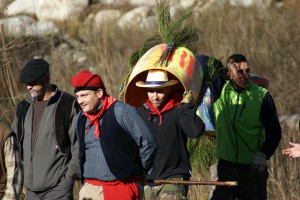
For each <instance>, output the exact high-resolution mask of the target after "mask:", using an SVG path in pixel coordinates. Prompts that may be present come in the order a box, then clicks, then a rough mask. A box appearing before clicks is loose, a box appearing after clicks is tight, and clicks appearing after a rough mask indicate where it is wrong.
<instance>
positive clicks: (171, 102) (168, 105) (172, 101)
mask: <svg viewBox="0 0 300 200" xmlns="http://www.w3.org/2000/svg"><path fill="white" fill-rule="evenodd" d="M179 103H180V102H178V101H176V100H175V99H174V98H170V100H169V101H168V103H166V105H165V106H164V107H163V108H162V109H161V110H159V109H158V108H156V107H155V106H153V105H152V103H151V102H150V100H149V99H148V100H147V101H146V104H147V105H148V106H149V108H150V114H149V118H150V117H151V115H158V116H159V124H158V125H159V126H160V125H161V123H162V114H163V113H164V112H166V111H168V110H171V109H172V108H174V107H175V106H177V105H178V104H179Z"/></svg>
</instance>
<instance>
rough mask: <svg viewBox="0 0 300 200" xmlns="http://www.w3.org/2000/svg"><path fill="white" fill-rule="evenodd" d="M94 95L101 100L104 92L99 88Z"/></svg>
mask: <svg viewBox="0 0 300 200" xmlns="http://www.w3.org/2000/svg"><path fill="white" fill-rule="evenodd" d="M96 94H97V96H98V98H99V99H101V98H102V97H103V95H104V91H103V89H102V88H99V89H98V90H97V91H96Z"/></svg>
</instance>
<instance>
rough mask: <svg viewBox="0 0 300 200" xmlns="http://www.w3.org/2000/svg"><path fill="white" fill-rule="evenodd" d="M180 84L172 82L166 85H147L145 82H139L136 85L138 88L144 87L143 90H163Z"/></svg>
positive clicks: (175, 81)
mask: <svg viewBox="0 0 300 200" xmlns="http://www.w3.org/2000/svg"><path fill="white" fill-rule="evenodd" d="M177 83H178V81H177V80H170V81H168V82H166V83H164V84H160V85H157V84H146V83H145V82H143V81H138V82H136V83H135V85H136V86H137V87H142V88H163V87H168V86H172V85H176V84H177Z"/></svg>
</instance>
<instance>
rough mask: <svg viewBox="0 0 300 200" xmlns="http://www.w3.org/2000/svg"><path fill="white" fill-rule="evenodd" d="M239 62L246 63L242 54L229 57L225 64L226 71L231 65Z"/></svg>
mask: <svg viewBox="0 0 300 200" xmlns="http://www.w3.org/2000/svg"><path fill="white" fill-rule="evenodd" d="M240 62H248V61H247V58H246V57H245V56H244V55H243V54H233V55H231V56H229V58H228V59H227V62H226V69H227V71H228V68H230V67H231V66H232V64H233V63H240Z"/></svg>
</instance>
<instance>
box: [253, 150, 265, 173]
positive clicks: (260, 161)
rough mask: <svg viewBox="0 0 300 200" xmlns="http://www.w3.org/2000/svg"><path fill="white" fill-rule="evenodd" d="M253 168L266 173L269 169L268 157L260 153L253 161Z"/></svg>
mask: <svg viewBox="0 0 300 200" xmlns="http://www.w3.org/2000/svg"><path fill="white" fill-rule="evenodd" d="M252 168H253V169H254V170H256V171H259V172H264V171H265V170H266V168H267V156H266V155H265V154H264V153H262V152H260V151H258V152H256V154H255V156H254V158H253V160H252Z"/></svg>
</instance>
